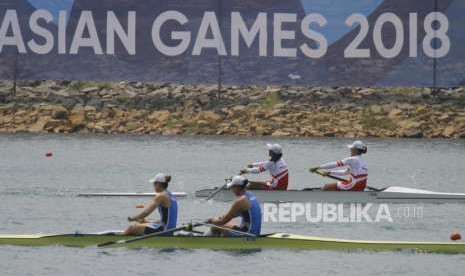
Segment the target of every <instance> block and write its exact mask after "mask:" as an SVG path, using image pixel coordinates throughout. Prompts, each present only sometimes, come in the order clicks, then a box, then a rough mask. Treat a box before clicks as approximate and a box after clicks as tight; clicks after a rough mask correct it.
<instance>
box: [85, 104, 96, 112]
mask: <svg viewBox="0 0 465 276" xmlns="http://www.w3.org/2000/svg"><path fill="white" fill-rule="evenodd" d="M84 111H85V112H96V111H97V108H95V106H89V105H86V106H85V107H84Z"/></svg>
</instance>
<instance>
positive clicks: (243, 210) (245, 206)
mask: <svg viewBox="0 0 465 276" xmlns="http://www.w3.org/2000/svg"><path fill="white" fill-rule="evenodd" d="M247 184H248V180H247V179H246V178H244V177H243V176H240V175H238V176H235V177H233V179H232V180H231V182H229V183H228V184H227V187H228V188H229V189H231V192H233V193H234V195H235V196H236V199H235V200H234V202H233V203H232V205H231V207H230V208H229V210H228V212H227V213H226V214H225V215H223V216H220V217H217V218H211V219H209V220H208V223H211V224H214V225H217V226H221V228H223V229H220V228H215V227H212V228H211V230H210V232H209V233H207V234H206V235H207V236H208V235H221V236H235V235H237V234H235V233H234V232H231V231H228V229H232V230H236V231H240V232H244V233H248V234H252V235H255V236H259V235H260V231H261V228H262V210H261V208H260V203H259V202H258V200H257V198H256V197H255V195H254V194H252V193H251V192H247V189H246V188H247ZM236 217H240V218H241V223H240V224H239V225H236V224H233V223H231V220H232V219H234V218H236Z"/></svg>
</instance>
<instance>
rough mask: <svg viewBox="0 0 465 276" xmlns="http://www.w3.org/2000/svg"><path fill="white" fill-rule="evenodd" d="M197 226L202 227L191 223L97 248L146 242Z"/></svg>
mask: <svg viewBox="0 0 465 276" xmlns="http://www.w3.org/2000/svg"><path fill="white" fill-rule="evenodd" d="M197 226H201V224H200V223H196V224H192V223H189V224H188V225H183V226H181V227H177V228H173V229H169V230H165V231H161V232H155V233H152V234H147V235H143V236H140V237H135V238H131V239H123V240H118V241H109V242H104V243H101V244H98V245H97V247H105V246H109V245H113V244H123V243H131V242H135V241H140V240H145V239H148V238H151V237H155V236H160V235H164V234H169V233H173V232H177V231H181V230H184V229H187V230H189V229H192V228H194V227H197Z"/></svg>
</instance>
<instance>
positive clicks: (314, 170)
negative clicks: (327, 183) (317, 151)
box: [309, 167, 320, 173]
mask: <svg viewBox="0 0 465 276" xmlns="http://www.w3.org/2000/svg"><path fill="white" fill-rule="evenodd" d="M319 169H320V168H319V167H314V168H311V169H310V170H309V171H310V172H311V173H316V172H317V171H318V170H319Z"/></svg>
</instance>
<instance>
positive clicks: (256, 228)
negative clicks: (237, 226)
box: [240, 192, 262, 236]
mask: <svg viewBox="0 0 465 276" xmlns="http://www.w3.org/2000/svg"><path fill="white" fill-rule="evenodd" d="M244 196H246V197H247V198H248V199H249V201H250V209H249V210H247V211H245V212H242V213H241V214H240V215H241V217H242V222H241V229H247V232H248V233H250V234H254V235H256V236H258V235H260V231H261V229H262V209H261V208H260V203H259V202H258V200H257V197H256V196H255V195H254V194H252V193H250V192H246V193H245V194H244Z"/></svg>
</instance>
